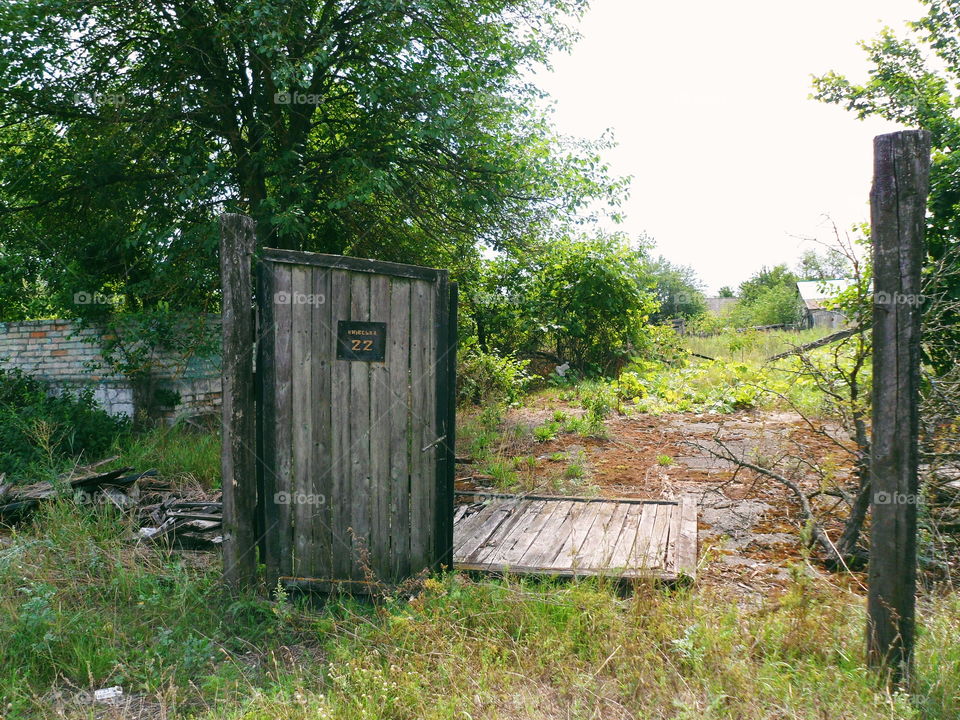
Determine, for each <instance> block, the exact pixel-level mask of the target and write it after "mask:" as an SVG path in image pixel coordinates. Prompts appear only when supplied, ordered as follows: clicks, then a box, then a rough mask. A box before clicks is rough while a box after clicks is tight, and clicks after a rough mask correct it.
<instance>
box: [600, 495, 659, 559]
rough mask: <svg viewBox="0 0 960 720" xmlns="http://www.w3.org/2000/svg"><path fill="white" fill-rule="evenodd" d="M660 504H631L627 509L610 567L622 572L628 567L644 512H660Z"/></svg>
mask: <svg viewBox="0 0 960 720" xmlns="http://www.w3.org/2000/svg"><path fill="white" fill-rule="evenodd" d="M659 511H660V506H656V505H654V506H650V505H631V506H630V507H629V508H628V509H627V514H626V516H625V517H624V518H623V527H622V529H621V531H620V536H619V537H618V538H617V544H616V545H615V546H614V548H613V553H611V555H610V568H611V569H613V570H616V571H618V572H621V571H623V570H626V569H627V563H628V562H629V559H630V553H632V552H633V546H634V544H635V543H636V541H637V535H638V532H639V529H640V527H639V526H640V524H641V522H642V516H643V514H644V513H658V514H659Z"/></svg>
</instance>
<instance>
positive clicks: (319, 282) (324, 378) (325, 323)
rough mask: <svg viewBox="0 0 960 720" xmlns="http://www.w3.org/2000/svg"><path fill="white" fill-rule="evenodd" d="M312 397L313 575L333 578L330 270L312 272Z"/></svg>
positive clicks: (333, 344)
mask: <svg viewBox="0 0 960 720" xmlns="http://www.w3.org/2000/svg"><path fill="white" fill-rule="evenodd" d="M313 297H314V302H313V304H312V306H311V314H312V318H311V321H312V323H313V338H312V343H313V379H312V383H313V385H312V387H313V395H312V397H311V398H310V405H311V411H312V428H311V429H312V437H313V450H312V454H313V477H312V483H311V487H312V493H313V495H314V499H315V500H317V501H319V500H321V498H322V500H323V501H322V502H318V503H316V504H314V506H313V513H312V515H311V519H310V529H311V542H312V543H313V546H314V549H313V552H314V556H315V558H316V563H315V565H314V569H313V571H312V572H311V575H314V576H321V577H332V576H333V556H332V552H333V538H332V534H331V528H332V526H333V521H332V518H331V516H330V513H331V509H332V505H331V503H330V486H331V480H332V475H333V463H332V457H333V455H332V448H333V428H332V426H331V422H332V416H331V407H330V394H331V391H332V389H333V386H332V372H333V362H334V358H335V357H336V335H335V333H336V330H335V329H334V328H333V325H332V323H331V322H330V301H329V298H330V271H329V270H326V269H321V268H314V269H313Z"/></svg>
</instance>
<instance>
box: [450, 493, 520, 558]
mask: <svg viewBox="0 0 960 720" xmlns="http://www.w3.org/2000/svg"><path fill="white" fill-rule="evenodd" d="M510 512H511V503H508V502H498V503H496V504H495V505H492V506H491V507H490V510H489V512H488V513H486V515H485V517H484V518H483V521H482V522H477V523H474V525H473V527H472V530H471V532H470V534H469V535H467V536H466V537H464V539H463V542H461V543H460V545H459V547H458V548H457V554H458V555H459V556H460V557H462V558H464V560H467V559H468V558H470V556H471V555H473V553H474V552H475V551H476V549H477V548H478V547H480V546H481V545H482V544H483V543H484V542H486V540H487V538H488V537H490V535H491V534H492V533H493V532H494V531H495V530H496V529H497V528H498V527H500V523H502V522H503V521H504V520H505V519H506V518H507V517H509V516H510Z"/></svg>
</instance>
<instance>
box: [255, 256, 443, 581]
mask: <svg viewBox="0 0 960 720" xmlns="http://www.w3.org/2000/svg"><path fill="white" fill-rule="evenodd" d="M257 307H258V312H259V328H260V330H259V333H260V339H259V341H258V351H257V380H258V388H259V391H258V410H257V421H258V427H257V432H258V457H259V462H258V486H259V487H258V490H259V492H258V495H259V497H260V503H259V508H260V513H259V522H260V523H261V536H262V538H263V540H262V544H261V548H262V551H263V555H264V558H265V562H266V565H267V575H268V581H269V582H271V583H275V582H276V580H277V579H278V578H279V579H280V580H281V581H287V580H288V579H290V578H299V579H301V580H298V581H297V582H302V579H306V580H307V582H308V583H309V584H310V585H311V586H316V587H318V588H319V589H323V588H324V587H326V586H328V585H330V586H331V588H332V586H334V585H336V584H338V583H349V584H350V585H351V586H352V587H355V588H357V589H360V590H362V589H363V587H364V585H363V584H364V583H365V581H366V580H368V579H369V578H373V579H375V580H378V581H382V582H386V583H389V584H393V583H396V582H399V581H402V580H403V579H404V578H407V577H410V576H412V575H415V574H416V573H418V572H420V571H421V570H423V569H425V568H437V567H438V566H439V565H441V564H445V565H450V564H451V563H452V548H453V463H454V455H453V447H454V444H453V441H454V403H455V393H454V383H455V368H456V364H455V357H454V356H455V352H456V350H455V348H456V285H455V284H452V283H450V282H449V281H448V276H447V272H446V271H445V270H434V269H430V268H423V267H417V266H411V265H400V264H395V263H386V262H378V261H373V260H360V259H356V258H347V257H341V256H338V255H320V254H316V253H305V252H294V251H286V250H270V249H268V250H264V252H263V254H262V256H261V260H260V263H259V265H258V275H257Z"/></svg>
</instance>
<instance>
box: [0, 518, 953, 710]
mask: <svg viewBox="0 0 960 720" xmlns="http://www.w3.org/2000/svg"><path fill="white" fill-rule="evenodd" d="M128 534H129V527H128V526H127V524H126V523H125V521H124V520H123V519H122V518H120V517H118V516H117V515H115V514H113V513H112V512H110V511H109V510H105V509H101V510H95V509H93V508H90V507H84V508H76V507H73V506H71V505H67V504H54V505H51V506H49V507H48V508H47V509H46V510H45V511H44V512H43V514H42V515H41V516H39V517H38V518H37V520H36V522H35V524H34V525H32V526H30V527H27V528H24V530H23V531H22V532H20V533H17V534H15V535H14V536H13V537H12V538H11V542H10V543H9V544H8V545H7V546H6V547H4V549H3V550H2V552H0V608H2V612H3V615H4V617H5V618H7V620H6V621H5V622H4V623H2V624H0V662H2V664H0V701H2V703H3V708H4V716H5V718H7V720H21V718H39V717H55V716H60V714H61V713H62V714H63V715H65V716H66V717H86V713H87V712H89V709H90V705H89V700H88V698H89V695H90V693H92V691H93V690H94V689H97V688H100V687H105V686H110V685H115V684H119V685H122V686H123V687H124V690H125V693H126V694H127V695H128V696H130V695H132V696H134V698H136V699H137V700H135V702H142V703H144V706H145V708H146V709H147V710H149V711H150V712H153V713H155V714H157V715H165V716H168V717H173V716H177V717H186V716H191V717H195V718H203V719H204V720H213V719H215V718H216V719H221V718H222V719H227V718H230V719H232V720H237V719H239V718H250V719H253V718H268V717H269V718H273V717H283V718H291V719H296V718H303V719H304V720H306V718H317V717H321V718H322V717H329V718H350V720H357V719H362V718H371V719H374V718H376V719H384V720H386V719H390V718H395V719H397V720H401V719H409V720H413V719H414V718H416V719H417V720H421V719H424V718H457V717H463V716H464V713H467V714H469V715H470V716H472V717H488V718H513V717H518V716H522V717H529V718H541V717H542V718H547V717H568V716H572V717H596V716H601V717H648V718H694V717H696V718H707V719H710V720H714V719H715V720H734V719H735V718H774V717H783V716H784V715H785V714H786V715H788V716H789V717H792V718H803V719H807V718H808V719H809V720H820V719H821V718H823V717H824V716H826V715H829V716H830V717H831V718H848V719H850V720H881V719H883V720H913V719H916V720H920V719H921V718H923V719H928V720H947V719H948V718H953V717H956V716H957V714H958V713H960V704H958V703H960V700H958V698H957V696H956V692H955V690H956V687H958V686H960V643H958V638H960V605H958V603H957V601H956V599H955V598H954V599H951V598H930V599H928V600H926V601H925V602H924V603H922V604H921V608H920V613H921V617H922V623H921V628H922V632H921V635H920V639H919V646H918V651H917V675H916V677H917V683H916V690H915V692H914V694H913V695H912V696H907V695H903V694H900V695H893V696H891V695H886V694H885V693H883V692H882V691H880V690H878V689H877V685H876V683H875V681H874V679H873V678H872V676H871V675H870V674H869V672H868V671H867V669H866V668H865V664H864V658H863V648H862V625H863V622H864V619H863V608H862V602H861V600H860V599H859V598H858V597H857V596H855V595H853V594H852V593H849V592H847V591H844V590H840V589H838V588H837V587H835V586H833V585H830V584H828V583H825V582H824V581H822V580H811V579H809V578H807V577H806V575H805V573H804V572H803V571H802V568H797V572H796V573H795V579H794V582H793V584H792V587H791V588H790V589H789V591H788V592H787V593H786V594H785V595H783V596H781V597H778V598H771V599H769V600H768V601H767V602H766V603H764V604H763V605H762V606H760V607H757V608H750V607H747V606H744V605H737V604H736V603H731V602H728V601H727V598H725V597H722V596H717V595H715V594H713V593H712V592H711V591H709V590H705V591H694V590H683V589H679V590H673V591H671V590H667V589H658V588H656V587H655V586H652V585H646V584H640V585H638V586H636V588H635V593H634V594H633V595H632V596H629V597H623V596H622V595H620V594H618V593H617V592H616V590H615V588H614V587H612V586H609V585H607V584H605V583H604V582H602V581H578V582H573V583H554V582H551V581H521V580H517V579H512V578H508V579H505V580H472V579H469V578H467V577H465V576H462V575H458V574H447V575H443V576H439V577H436V578H433V579H429V580H427V581H426V582H425V583H424V584H423V585H422V586H421V587H420V588H419V589H414V590H413V592H412V593H411V594H407V595H404V596H403V597H394V596H387V597H383V598H380V599H379V600H378V601H377V602H376V603H375V604H373V605H369V604H367V605H365V604H361V603H357V602H353V601H350V600H346V599H335V600H332V601H331V602H330V603H329V604H327V605H326V606H324V607H322V608H311V607H310V606H308V605H306V604H304V603H303V602H302V601H301V600H299V599H297V598H290V597H287V596H286V595H283V594H281V595H279V596H276V597H275V598H274V599H272V600H265V599H260V598H255V597H253V596H245V597H241V598H238V599H235V600H228V601H225V600H224V599H223V596H222V595H221V590H220V589H219V587H218V585H217V579H218V568H217V567H216V566H215V564H212V565H209V566H208V565H205V564H203V563H199V564H197V563H189V562H187V560H186V559H185V558H183V557H181V556H179V555H176V554H172V555H167V554H165V553H163V552H156V551H154V550H148V549H146V548H142V547H141V548H135V547H134V546H132V545H131V544H130V543H129V541H128Z"/></svg>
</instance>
